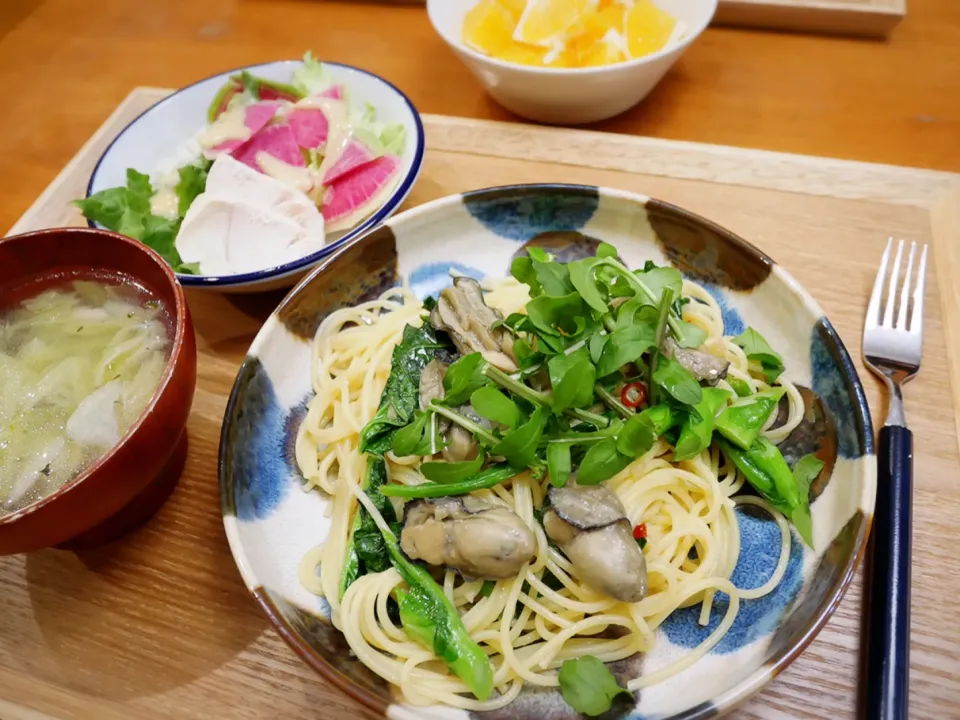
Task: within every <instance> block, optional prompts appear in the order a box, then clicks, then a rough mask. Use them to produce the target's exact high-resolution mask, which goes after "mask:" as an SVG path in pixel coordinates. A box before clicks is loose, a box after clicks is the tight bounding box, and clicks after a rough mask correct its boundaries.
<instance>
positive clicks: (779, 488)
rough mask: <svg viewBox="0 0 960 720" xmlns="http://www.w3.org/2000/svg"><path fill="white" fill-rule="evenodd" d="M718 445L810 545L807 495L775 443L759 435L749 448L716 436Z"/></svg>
mask: <svg viewBox="0 0 960 720" xmlns="http://www.w3.org/2000/svg"><path fill="white" fill-rule="evenodd" d="M720 449H721V450H723V454H724V455H726V456H727V457H728V458H730V459H731V460H733V462H734V464H735V465H736V466H737V469H739V470H740V472H742V473H743V475H744V477H745V478H746V479H747V481H748V482H749V483H750V484H751V485H752V486H753V488H754V489H755V490H756V491H757V492H758V493H760V495H762V496H763V497H764V498H765V499H766V500H767V501H768V502H769V503H770V504H771V505H773V506H774V507H775V508H777V510H779V511H780V512H782V513H783V514H784V515H786V516H787V517H789V518H790V519H791V521H793V524H794V526H795V527H796V528H797V532H799V533H800V537H802V538H803V540H804V542H806V543H807V545H809V546H810V547H811V548H812V547H813V527H812V522H811V523H807V522H806V519H807V516H808V515H809V513H810V501H809V497H808V496H807V495H806V494H801V492H800V489H801V486H800V484H799V483H798V482H797V479H796V478H795V477H794V474H793V472H792V471H791V470H790V466H789V465H787V461H786V460H784V458H783V455H781V454H780V450H778V449H777V446H776V445H774V444H773V443H772V442H770V441H769V440H767V439H766V438H765V437H762V436H761V437H759V438H757V440H756V441H754V443H753V445H751V446H750V449H749V450H743V449H742V448H739V447H737V446H736V445H734V444H732V443H730V442H727V441H726V440H720ZM807 489H808V490H809V486H808V487H807ZM797 520H799V521H800V523H799V524H798V523H797Z"/></svg>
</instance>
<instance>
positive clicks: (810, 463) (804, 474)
mask: <svg viewBox="0 0 960 720" xmlns="http://www.w3.org/2000/svg"><path fill="white" fill-rule="evenodd" d="M821 470H823V461H822V460H820V459H819V458H817V457H816V456H815V455H804V456H803V457H802V458H800V459H799V460H798V461H797V463H796V465H794V466H793V479H794V481H795V482H796V483H797V490H798V492H799V493H800V504H799V505H798V506H797V507H796V508H794V510H793V512H792V513H791V515H790V520H791V521H792V522H793V525H794V527H795V528H797V532H798V533H800V537H802V538H804V539H805V540H806V539H807V538H810V540H807V544H808V545H810V546H811V547H812V538H813V517H812V516H811V515H810V486H811V485H812V484H813V481H814V480H816V478H817V475H819V474H820V471H821Z"/></svg>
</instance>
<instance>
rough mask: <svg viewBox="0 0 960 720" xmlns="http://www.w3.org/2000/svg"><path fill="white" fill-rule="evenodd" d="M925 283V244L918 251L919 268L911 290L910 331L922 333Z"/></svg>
mask: <svg viewBox="0 0 960 720" xmlns="http://www.w3.org/2000/svg"><path fill="white" fill-rule="evenodd" d="M926 285H927V246H926V245H924V246H923V252H921V253H920V269H919V270H918V271H917V287H916V289H915V290H914V291H913V315H911V316H910V332H911V333H915V334H917V335H921V336H922V335H923V290H924V288H925V287H926Z"/></svg>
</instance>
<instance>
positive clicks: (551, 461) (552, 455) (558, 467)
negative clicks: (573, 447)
mask: <svg viewBox="0 0 960 720" xmlns="http://www.w3.org/2000/svg"><path fill="white" fill-rule="evenodd" d="M571 467H572V463H571V459H570V445H568V444H567V443H549V444H548V445H547V472H548V473H550V484H551V485H553V486H554V487H563V486H564V485H566V484H567V479H568V478H569V477H570V470H571Z"/></svg>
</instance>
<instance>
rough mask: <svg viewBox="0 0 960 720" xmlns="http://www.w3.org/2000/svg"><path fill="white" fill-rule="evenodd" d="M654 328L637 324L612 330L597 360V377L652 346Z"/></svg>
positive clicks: (636, 356) (617, 368)
mask: <svg viewBox="0 0 960 720" xmlns="http://www.w3.org/2000/svg"><path fill="white" fill-rule="evenodd" d="M655 335H656V328H655V327H654V326H653V325H651V324H647V323H644V324H638V325H631V326H629V327H625V328H621V329H619V330H616V331H614V332H613V333H612V334H611V335H610V336H609V339H608V340H607V342H606V344H605V345H604V346H603V350H602V351H601V353H600V360H599V361H598V362H597V377H606V376H608V375H610V374H611V373H614V372H616V371H617V370H619V369H620V368H621V367H623V366H624V365H626V364H627V363H631V362H634V361H635V360H639V359H640V356H641V355H642V354H643V353H645V352H647V351H648V350H649V349H650V348H652V347H654V343H655V340H656V338H655Z"/></svg>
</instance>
